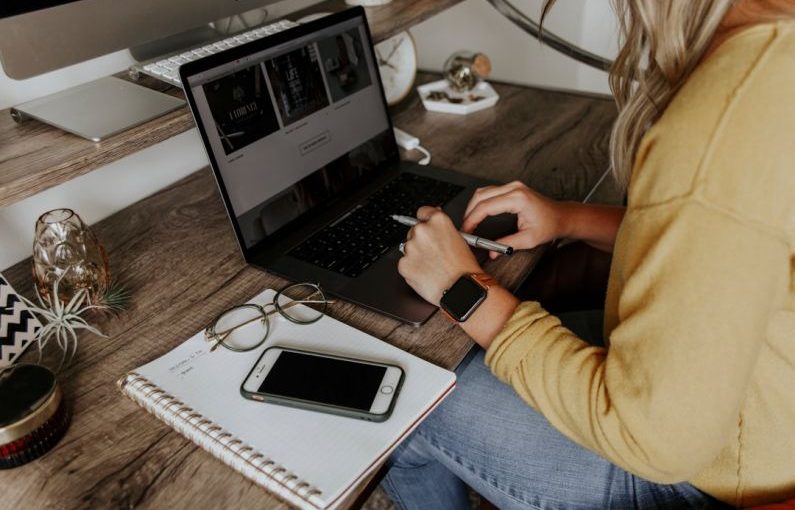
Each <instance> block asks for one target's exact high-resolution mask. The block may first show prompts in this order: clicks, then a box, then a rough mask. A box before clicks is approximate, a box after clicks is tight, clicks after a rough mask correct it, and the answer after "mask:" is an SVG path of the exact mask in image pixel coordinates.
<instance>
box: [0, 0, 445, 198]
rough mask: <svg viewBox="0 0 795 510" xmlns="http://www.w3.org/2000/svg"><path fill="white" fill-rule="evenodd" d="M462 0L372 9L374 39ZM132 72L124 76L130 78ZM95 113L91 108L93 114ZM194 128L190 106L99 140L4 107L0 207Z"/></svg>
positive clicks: (147, 82)
mask: <svg viewBox="0 0 795 510" xmlns="http://www.w3.org/2000/svg"><path fill="white" fill-rule="evenodd" d="M459 2H460V0H394V1H393V2H391V3H390V4H388V5H385V6H381V7H368V8H367V9H366V12H367V18H368V22H369V24H370V28H371V30H372V33H373V39H374V40H375V41H376V42H378V41H382V40H384V39H386V38H388V37H390V36H392V35H394V34H395V33H397V32H400V31H402V30H406V29H407V28H409V27H410V26H411V25H413V24H415V23H418V22H420V21H422V20H424V19H426V18H428V17H430V16H432V15H434V14H436V13H438V12H441V11H442V10H444V9H446V8H448V7H450V6H452V5H455V4H457V3H459ZM346 7H347V6H346V5H345V2H344V0H327V1H325V2H321V3H319V4H316V5H314V6H312V7H310V8H308V9H305V10H302V11H299V12H296V13H294V14H291V15H289V16H288V18H290V19H299V18H300V17H302V16H304V15H306V14H311V13H315V12H336V11H340V10H343V9H345V8H346ZM126 75H127V73H126V72H125V73H120V74H119V75H118V76H120V77H122V78H126ZM138 83H140V84H142V85H144V86H147V87H150V88H154V89H156V90H160V91H164V92H166V93H168V94H170V95H172V96H175V97H180V98H184V95H183V94H182V90H181V89H178V88H176V87H171V86H170V85H167V84H165V83H164V82H160V81H158V80H154V79H151V78H148V77H143V78H142V79H141V80H140V81H139V82H138ZM87 113H90V112H87ZM193 127H194V123H193V117H192V116H191V114H190V111H189V110H188V108H187V106H185V107H183V108H180V109H178V110H175V111H173V112H171V113H169V114H167V115H164V116H162V117H159V118H157V119H154V120H152V121H150V122H147V123H145V124H142V125H140V126H138V127H135V128H132V129H130V130H128V131H125V132H123V133H120V134H118V135H116V136H113V137H111V138H108V139H107V140H104V141H102V142H100V143H94V142H91V141H89V140H85V139H82V138H80V137H78V136H75V135H72V134H70V133H66V132H64V131H61V130H59V129H56V128H53V127H51V126H48V125H47V124H43V123H41V122H38V121H35V120H29V121H26V122H23V123H22V124H17V123H16V122H14V121H13V120H12V119H11V115H10V114H9V111H8V109H6V110H0V207H5V206H8V205H11V204H13V203H15V202H18V201H19V200H22V199H24V198H27V197H29V196H31V195H35V194H36V193H39V192H41V191H44V190H46V189H48V188H51V187H53V186H57V185H58V184H61V183H63V182H66V181H68V180H71V179H74V178H75V177H78V176H80V175H83V174H86V173H88V172H91V171H92V170H96V169H98V168H101V167H103V166H105V165H107V164H108V163H112V162H114V161H117V160H119V159H121V158H123V157H125V156H128V155H130V154H134V153H136V152H138V151H140V150H141V149H144V148H146V147H150V146H152V145H155V144H157V143H159V142H162V141H164V140H167V139H169V138H171V137H172V136H175V135H178V134H180V133H183V132H185V131H187V130H189V129H192V128H193Z"/></svg>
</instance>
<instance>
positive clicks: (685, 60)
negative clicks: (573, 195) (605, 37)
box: [541, 0, 733, 188]
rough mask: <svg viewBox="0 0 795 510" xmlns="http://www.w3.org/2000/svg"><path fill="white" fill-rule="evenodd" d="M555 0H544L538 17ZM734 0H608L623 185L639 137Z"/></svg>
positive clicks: (613, 144) (616, 166)
mask: <svg viewBox="0 0 795 510" xmlns="http://www.w3.org/2000/svg"><path fill="white" fill-rule="evenodd" d="M554 3H555V0H546V1H545V2H544V6H543V10H542V15H541V19H542V22H543V19H544V17H545V16H546V14H547V12H548V11H549V9H550V7H551V6H552V4H554ZM732 3H733V0H613V6H614V8H615V11H616V14H617V15H618V20H619V28H620V48H621V49H620V50H619V52H618V56H617V57H616V60H615V62H614V63H613V66H612V67H611V69H610V76H609V82H610V89H611V90H612V92H613V95H614V97H615V100H616V103H617V105H618V118H617V119H616V121H615V124H614V125H613V132H612V136H611V137H610V162H611V164H612V169H613V175H614V176H615V178H616V181H617V182H618V183H619V185H620V186H622V187H623V188H626V186H627V185H628V183H629V179H630V175H631V174H632V166H633V163H634V161H635V156H636V154H637V151H638V145H639V144H640V140H641V138H642V137H643V135H644V134H645V133H646V131H647V130H648V129H649V127H650V126H651V125H652V124H654V122H655V121H656V120H657V119H658V118H659V117H660V115H662V113H663V111H665V108H666V107H667V106H668V103H669V102H670V101H671V99H672V98H673V96H674V95H675V94H676V92H677V91H678V90H679V88H680V87H681V86H682V84H683V83H684V82H685V81H686V80H687V78H688V77H689V76H690V73H691V72H692V71H693V69H694V68H695V67H696V64H698V62H699V60H700V59H701V57H702V56H703V55H704V52H705V51H706V50H707V48H708V47H709V45H710V42H711V41H712V38H713V36H714V35H715V31H716V30H717V29H718V27H719V26H720V23H721V20H722V19H723V17H724V15H725V14H726V12H727V11H728V10H729V8H730V7H731V6H732Z"/></svg>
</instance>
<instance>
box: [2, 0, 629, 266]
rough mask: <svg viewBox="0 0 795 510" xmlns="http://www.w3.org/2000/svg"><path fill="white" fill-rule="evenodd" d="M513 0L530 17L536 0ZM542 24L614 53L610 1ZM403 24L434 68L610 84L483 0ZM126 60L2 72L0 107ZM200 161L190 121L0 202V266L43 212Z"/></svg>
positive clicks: (117, 192)
mask: <svg viewBox="0 0 795 510" xmlns="http://www.w3.org/2000/svg"><path fill="white" fill-rule="evenodd" d="M315 1H317V0H300V1H299V0H284V1H283V2H281V3H279V4H276V5H274V6H271V8H270V11H271V13H272V16H274V17H277V16H281V15H283V13H285V12H289V11H290V10H294V9H296V8H298V6H299V5H306V4H309V3H314V2H315ZM514 2H515V4H516V5H517V6H518V7H520V8H521V9H522V10H523V11H524V12H525V13H527V14H529V15H531V17H533V18H537V15H538V13H539V12H540V5H541V1H540V0H514ZM546 26H547V27H548V29H549V30H551V31H553V32H556V33H558V35H561V36H563V37H566V38H569V39H570V40H572V41H574V42H577V43H579V44H581V45H584V46H585V47H586V48H587V49H589V50H590V51H594V52H596V53H599V54H602V55H605V56H609V57H612V56H613V55H614V54H615V22H614V19H613V17H612V14H611V12H610V10H609V5H608V0H588V1H587V2H585V1H580V0H559V1H558V2H557V4H556V5H555V7H554V8H553V10H552V12H551V14H550V16H549V19H548V21H547V25H546ZM411 32H412V34H413V35H414V38H415V40H416V42H417V47H418V53H419V57H420V67H421V68H423V69H437V70H438V69H441V66H442V64H443V63H444V60H445V59H446V58H447V56H448V55H449V54H450V53H452V52H453V51H455V50H459V49H469V50H477V51H483V52H485V53H486V54H487V55H489V57H491V59H492V65H493V68H494V70H493V73H492V76H493V79H495V80H501V81H507V82H514V83H523V84H532V85H541V86H549V87H556V88H568V89H575V90H584V91H596V92H606V91H607V90H608V89H607V81H606V78H605V76H604V73H600V72H598V71H593V70H589V69H588V68H586V66H583V65H581V64H578V63H576V62H574V61H572V60H570V59H568V58H566V57H563V56H561V55H558V54H557V53H556V52H555V51H554V50H551V49H549V48H546V47H543V46H541V45H540V44H539V43H538V42H537V41H535V40H534V39H532V38H531V37H530V36H528V35H527V34H525V33H524V32H522V31H521V30H520V29H519V28H517V27H515V26H513V25H512V24H511V23H510V22H509V21H507V20H506V19H505V18H503V17H502V16H501V15H500V14H499V13H497V11H496V10H494V9H493V8H492V7H491V6H490V5H488V4H487V3H486V1H485V0H466V1H465V2H462V3H461V4H459V5H458V6H456V7H453V8H451V9H448V10H447V11H445V12H443V13H442V14H440V15H438V16H435V17H433V18H431V19H429V20H427V21H425V22H423V23H421V24H419V25H417V26H415V27H414V28H413V29H412V30H411ZM130 63H131V59H130V57H129V54H128V52H126V51H122V52H117V53H113V54H110V55H106V56H104V57H101V58H98V59H94V60H91V61H89V62H84V63H82V64H79V65H76V66H71V67H69V68H65V69H61V70H58V71H54V72H51V73H47V74H45V75H41V76H37V77H35V78H31V79H28V80H22V81H15V80H11V79H10V78H8V77H6V76H5V74H4V73H2V72H0V108H7V107H9V106H13V105H15V104H18V103H20V102H24V101H27V100H30V99H34V98H36V97H40V96H42V95H46V94H49V93H52V92H56V91H59V90H62V89H64V88H67V87H70V86H74V85H77V84H80V83H84V82H87V81H90V80H93V79H96V78H99V77H101V76H106V75H108V74H112V73H116V72H119V71H121V70H124V69H125V68H127V66H128V65H129V64H130ZM1 157H2V147H0V158H1ZM205 165H207V160H206V156H205V154H204V149H203V148H202V146H201V141H200V139H199V137H198V135H197V134H196V131H195V130H191V131H189V132H187V133H183V134H181V135H179V136H176V137H174V138H171V139H169V140H167V141H165V142H162V143H160V144H157V145H155V146H153V147H150V148H148V149H145V150H143V151H141V152H139V153H137V154H134V155H132V156H129V157H127V158H124V159H122V160H119V161H116V162H114V163H112V164H110V165H107V166H105V167H103V168H101V169H99V170H95V171H93V172H91V173H89V174H86V175H83V176H81V177H79V178H77V179H74V180H72V181H69V182H67V183H64V184H62V185H60V186H56V187H54V188H51V189H49V190H47V191H44V192H42V193H39V194H38V195H35V196H33V197H29V198H27V199H25V200H22V201H20V202H17V203H16V204H13V205H11V206H8V207H5V208H3V209H0V268H5V267H8V266H9V265H11V264H14V263H16V262H18V261H20V260H22V259H24V258H25V257H28V256H29V255H30V252H31V245H32V240H33V225H34V223H35V221H36V218H37V217H38V216H39V215H40V214H41V213H43V212H44V211H47V210H49V209H53V208H57V207H70V208H73V209H75V210H76V211H77V212H78V213H79V214H80V215H81V216H82V217H83V219H84V220H85V221H87V222H88V223H95V222H97V221H99V220H101V219H102V218H105V217H107V216H109V215H111V214H113V213H114V212H116V211H118V210H120V209H122V208H124V207H127V206H128V205H130V204H132V203H133V202H135V201H137V200H140V199H141V198H143V197H146V196H148V195H151V194H152V193H154V192H156V191H157V190H159V189H161V188H163V187H165V186H167V185H169V184H171V183H172V182H174V181H176V180H178V179H180V178H182V177H184V176H186V175H188V174H190V173H192V172H194V171H196V170H198V169H199V168H202V167H203V166H205Z"/></svg>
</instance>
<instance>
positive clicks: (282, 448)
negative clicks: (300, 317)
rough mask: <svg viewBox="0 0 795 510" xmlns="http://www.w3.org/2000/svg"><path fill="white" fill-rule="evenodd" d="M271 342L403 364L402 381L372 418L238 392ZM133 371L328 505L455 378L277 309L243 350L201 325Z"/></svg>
mask: <svg viewBox="0 0 795 510" xmlns="http://www.w3.org/2000/svg"><path fill="white" fill-rule="evenodd" d="M272 296H273V291H271V290H269V291H266V292H264V293H262V294H260V295H259V296H257V297H256V298H254V299H252V302H256V303H260V304H264V303H266V302H270V301H271V299H272ZM272 317H277V315H274V316H272ZM276 345H278V346H284V347H294V348H299V349H304V350H309V351H318V352H329V353H333V354H337V355H341V356H348V357H352V358H362V359H368V360H373V361H381V362H385V363H390V364H395V365H398V366H400V367H402V368H403V370H404V371H405V376H404V381H403V387H402V389H401V391H400V394H399V395H398V398H397V401H396V403H395V407H394V409H393V412H392V415H391V416H390V418H389V419H388V420H386V421H385V422H382V423H375V422H367V421H364V420H358V419H353V418H347V417H341V416H334V415H329V414H324V413H319V412H314V411H307V410H302V409H292V408H288V407H283V406H278V405H273V404H266V403H262V402H254V401H250V400H247V399H245V398H243V396H242V395H241V394H240V386H241V384H242V382H243V379H244V378H245V377H246V375H247V374H248V373H249V371H250V370H251V368H252V366H253V365H254V363H255V362H256V360H257V359H258V358H259V356H260V354H261V353H262V351H263V350H265V349H267V348H269V347H272V346H276ZM136 372H138V373H139V374H141V375H142V376H144V377H146V378H147V379H149V380H150V381H151V382H153V383H154V384H156V385H158V386H159V387H161V388H163V389H164V390H166V391H167V392H168V393H171V394H173V395H174V396H175V397H176V398H178V399H180V400H182V401H183V402H185V403H186V404H187V405H189V406H191V407H193V408H194V409H195V410H196V411H197V412H199V413H201V414H202V415H204V416H205V417H206V418H208V419H210V420H212V421H213V422H214V423H216V424H218V425H220V426H221V427H223V428H224V429H226V430H228V431H229V432H231V433H233V434H234V435H235V436H237V437H238V438H239V439H241V440H242V441H243V442H245V443H247V444H249V445H250V446H252V447H253V448H254V449H255V450H258V451H259V452H261V453H262V454H264V455H266V456H267V457H269V458H270V459H272V460H274V461H275V462H276V463H277V464H279V465H281V466H282V467H284V468H286V469H287V470H289V471H291V472H292V473H294V474H295V475H298V477H299V478H300V479H301V480H304V481H306V482H308V483H310V484H312V485H313V486H315V487H316V488H317V489H319V490H320V491H321V492H322V494H321V496H320V498H321V499H322V500H323V501H324V502H325V504H326V505H328V504H330V503H331V502H334V501H335V500H336V499H337V498H338V497H339V496H340V495H342V494H343V493H344V492H345V491H346V490H347V489H348V488H349V486H350V485H351V484H352V483H353V482H354V481H356V480H357V479H359V478H360V477H361V476H362V475H363V474H364V473H365V472H366V471H368V470H369V469H370V468H371V467H372V466H373V464H374V463H375V462H376V461H377V459H379V458H380V457H381V456H382V455H383V454H384V453H385V452H386V451H387V450H388V449H389V448H390V447H392V446H394V444H395V442H396V441H397V440H398V439H399V438H400V437H401V436H402V435H403V433H404V432H405V431H406V429H408V428H410V427H411V426H412V425H413V424H414V422H415V421H416V420H417V419H418V418H419V417H420V416H421V415H422V414H423V413H424V412H425V411H426V410H427V409H428V408H429V407H431V406H432V405H433V404H434V403H435V402H436V401H437V400H438V399H439V398H440V397H441V396H442V395H443V394H445V393H446V392H447V391H448V389H449V388H450V387H451V386H452V385H453V383H454V381H455V375H454V374H453V373H452V372H450V371H447V370H444V369H441V368H439V367H437V366H435V365H433V364H431V363H428V362H426V361H424V360H421V359H419V358H417V357H415V356H413V355H411V354H409V353H406V352H404V351H402V350H400V349H398V348H396V347H393V346H391V345H389V344H387V343H385V342H382V341H380V340H378V339H376V338H374V337H372V336H370V335H367V334H365V333H363V332H361V331H358V330H356V329H354V328H351V327H349V326H347V325H345V324H343V323H341V322H338V321H336V320H334V319H331V318H330V317H324V318H323V319H321V320H320V321H318V322H316V323H314V324H310V325H302V326H299V325H295V324H292V323H290V322H289V321H287V320H285V319H283V318H281V317H279V318H278V319H275V320H273V321H272V323H271V333H270V336H269V338H268V341H267V342H266V344H265V345H263V346H262V347H260V348H259V349H257V350H255V351H252V352H248V353H235V352H231V351H228V350H227V349H223V348H219V349H216V350H215V351H214V352H209V347H208V344H207V342H205V340H204V337H203V333H202V332H200V333H199V334H197V335H195V336H194V337H192V338H190V339H189V340H187V341H186V342H184V343H183V344H181V345H180V346H178V347H177V348H175V349H174V350H172V351H171V352H169V353H167V354H165V355H164V356H162V357H160V358H158V359H156V360H154V361H152V362H150V363H148V364H146V365H144V366H143V367H141V368H140V369H138V370H136Z"/></svg>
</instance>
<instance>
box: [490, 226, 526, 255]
mask: <svg viewBox="0 0 795 510" xmlns="http://www.w3.org/2000/svg"><path fill="white" fill-rule="evenodd" d="M495 241H496V242H498V243H500V244H504V245H507V246H510V247H511V248H513V249H514V250H525V249H530V248H535V247H536V246H538V243H537V242H535V240H534V239H532V238H531V236H530V235H529V233H528V232H517V233H515V234H511V235H508V236H505V237H501V238H499V239H495ZM500 255H502V254H501V253H499V252H496V251H490V252H489V258H491V259H496V258H497V257H499V256H500Z"/></svg>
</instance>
